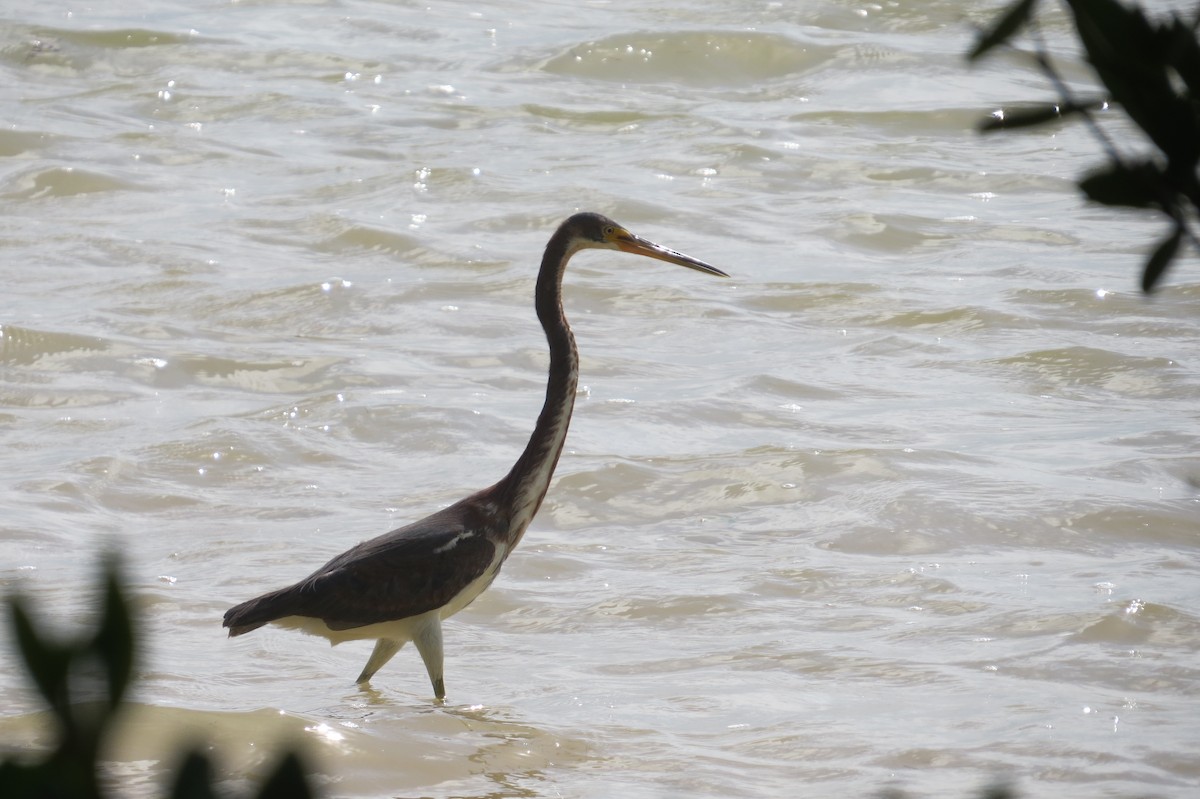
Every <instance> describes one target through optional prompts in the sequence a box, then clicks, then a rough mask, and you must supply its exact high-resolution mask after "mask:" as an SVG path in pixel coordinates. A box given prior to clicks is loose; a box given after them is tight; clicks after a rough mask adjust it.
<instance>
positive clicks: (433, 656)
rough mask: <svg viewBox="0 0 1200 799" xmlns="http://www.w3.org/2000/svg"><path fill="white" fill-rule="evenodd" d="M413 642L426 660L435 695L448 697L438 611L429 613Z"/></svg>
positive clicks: (426, 669) (441, 697)
mask: <svg viewBox="0 0 1200 799" xmlns="http://www.w3.org/2000/svg"><path fill="white" fill-rule="evenodd" d="M413 643H414V644H416V645H417V651H418V652H420V653H421V660H423V661H425V671H427V672H429V682H431V683H432V684H433V695H434V696H435V697H437V698H438V699H445V698H446V682H445V680H444V679H443V675H442V619H441V616H439V615H438V613H437V611H436V610H435V611H433V612H432V613H430V614H428V615H427V617H426V618H425V620H424V621H423V622H422V623H421V625H420V626H419V627H418V628H417V630H416V633H415V634H414V635H413Z"/></svg>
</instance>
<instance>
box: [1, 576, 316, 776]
mask: <svg viewBox="0 0 1200 799" xmlns="http://www.w3.org/2000/svg"><path fill="white" fill-rule="evenodd" d="M101 585H102V589H103V593H102V597H103V598H102V601H101V610H100V615H99V619H98V620H97V623H96V626H95V629H94V631H91V632H85V633H84V634H82V635H80V636H78V637H77V638H75V639H74V640H69V641H56V640H52V638H51V637H50V636H47V635H46V634H45V633H43V632H42V631H40V630H39V629H38V627H37V625H36V624H35V623H34V622H33V619H32V618H31V617H30V615H29V613H28V611H27V610H26V603H25V602H24V600H22V599H21V598H19V597H10V598H9V600H8V606H9V611H10V617H11V623H12V630H13V634H14V637H15V638H16V643H17V648H18V650H19V651H20V654H21V658H22V660H23V661H24V664H25V669H26V671H28V672H29V675H30V677H31V678H32V680H33V683H34V685H35V686H36V687H37V690H38V692H39V693H40V694H41V695H42V698H43V700H45V702H46V704H47V706H48V707H49V709H50V713H51V715H52V717H53V719H54V726H55V731H56V737H57V746H56V747H55V748H54V749H53V750H52V751H50V752H48V753H46V755H45V756H44V757H43V758H42V759H39V760H35V761H33V762H23V761H18V760H15V759H10V760H5V761H3V762H0V793H2V794H3V796H4V797H5V799H103V797H104V796H105V795H106V794H107V792H106V791H105V789H104V784H103V781H102V779H101V778H100V774H99V766H100V761H99V757H100V750H101V746H102V745H103V743H104V741H105V736H107V735H109V734H110V733H111V731H112V724H113V721H114V720H115V719H116V717H117V716H118V715H119V713H120V710H121V702H122V699H123V698H124V697H125V693H126V691H127V690H128V689H129V684H130V681H131V680H132V677H133V673H134V666H135V664H136V659H137V651H138V650H137V632H136V631H137V622H136V619H134V618H133V615H132V606H131V605H130V603H129V602H128V600H127V599H126V597H125V592H124V590H123V589H122V587H121V580H120V576H119V570H118V568H117V565H116V561H115V559H113V558H109V559H108V561H107V563H106V566H105V570H104V575H103V577H102V579H101ZM223 795H224V794H218V793H216V791H215V789H214V788H213V784H212V779H211V775H210V767H209V763H208V760H207V758H206V757H205V756H204V755H203V754H200V753H199V752H191V753H188V754H186V756H185V757H184V759H183V765H182V767H181V768H180V770H179V773H178V775H177V776H176V778H175V780H174V783H173V786H172V792H171V794H170V796H171V797H173V799H216V797H218V796H223ZM257 796H258V797H259V799H308V797H311V796H312V791H311V790H310V789H309V786H308V780H307V778H306V777H305V775H304V767H303V765H302V764H301V762H300V760H299V759H298V758H297V757H296V755H294V754H290V753H289V754H287V755H285V756H284V757H283V760H282V761H281V762H280V764H279V766H278V767H277V769H276V770H275V772H274V773H273V774H271V775H270V776H268V777H267V779H266V781H265V782H264V783H263V785H262V788H261V790H260V791H259V792H258V794H257Z"/></svg>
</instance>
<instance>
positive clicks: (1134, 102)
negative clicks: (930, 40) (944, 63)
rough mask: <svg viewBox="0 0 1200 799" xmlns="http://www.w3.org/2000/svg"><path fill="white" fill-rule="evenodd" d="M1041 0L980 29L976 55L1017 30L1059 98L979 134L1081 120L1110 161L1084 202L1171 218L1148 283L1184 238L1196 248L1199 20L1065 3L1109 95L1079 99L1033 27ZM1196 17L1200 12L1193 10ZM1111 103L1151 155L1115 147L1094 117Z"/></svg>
mask: <svg viewBox="0 0 1200 799" xmlns="http://www.w3.org/2000/svg"><path fill="white" fill-rule="evenodd" d="M1038 2H1039V0H1017V2H1015V3H1013V4H1012V5H1010V6H1008V7H1007V8H1006V9H1005V10H1004V11H1003V13H1001V14H1000V16H999V17H998V18H997V19H996V20H995V21H994V22H993V23H992V25H991V26H990V27H989V28H988V29H987V30H984V31H982V32H981V33H980V34H979V38H978V40H977V41H976V43H975V46H974V47H973V48H972V49H971V52H970V53H969V55H968V57H969V58H970V59H971V60H972V61H973V60H975V59H978V58H980V57H981V56H983V55H984V54H985V53H987V52H989V51H991V50H992V49H994V48H996V47H998V46H1000V45H1005V44H1008V43H1009V42H1010V41H1011V40H1012V39H1013V37H1014V36H1016V35H1017V34H1019V33H1022V32H1024V33H1027V34H1028V35H1029V38H1030V40H1031V41H1032V42H1033V46H1034V50H1033V55H1034V57H1035V59H1036V62H1037V64H1038V67H1039V68H1040V69H1041V70H1042V72H1043V73H1044V74H1045V75H1046V77H1047V78H1048V79H1049V80H1050V82H1051V83H1052V84H1053V85H1054V87H1055V89H1056V91H1057V92H1058V94H1059V99H1058V101H1057V102H1055V103H1052V104H1048V105H1045V106H1037V107H1034V108H1026V109H1020V110H1016V111H1005V112H1003V113H1001V114H996V115H994V116H993V117H991V118H989V119H988V120H986V121H985V122H983V123H982V124H981V126H980V129H981V130H983V131H985V132H990V131H997V130H1010V129H1014V128H1023V127H1029V126H1032V125H1041V124H1045V123H1048V122H1051V121H1055V120H1059V119H1061V118H1063V117H1072V116H1073V117H1079V118H1081V119H1083V120H1084V121H1085V122H1086V123H1087V124H1088V125H1089V126H1090V128H1091V129H1092V131H1093V132H1094V133H1095V135H1096V136H1097V137H1098V138H1099V139H1100V141H1101V142H1102V143H1103V145H1104V148H1105V150H1106V152H1107V153H1108V161H1107V163H1106V164H1104V165H1103V166H1102V167H1099V168H1097V169H1096V170H1094V171H1092V172H1090V173H1089V174H1087V175H1086V176H1084V177H1083V178H1082V179H1081V180H1080V181H1079V187H1080V188H1081V189H1082V190H1083V192H1084V194H1086V195H1087V196H1088V198H1089V199H1091V200H1094V201H1095V202H1099V203H1104V204H1105V205H1118V206H1126V207H1129V208H1151V209H1155V210H1157V211H1160V212H1161V213H1163V214H1164V215H1165V216H1166V217H1167V218H1168V220H1169V222H1170V229H1169V230H1168V232H1167V234H1166V236H1165V237H1164V238H1163V239H1162V241H1160V242H1159V243H1158V245H1157V246H1156V247H1155V248H1154V251H1153V252H1152V253H1151V254H1150V256H1149V258H1148V259H1147V261H1146V264H1145V268H1144V270H1143V272H1142V289H1143V291H1146V292H1149V291H1151V290H1153V289H1154V287H1155V286H1156V285H1157V284H1158V282H1159V280H1160V279H1161V278H1162V276H1163V275H1164V273H1165V272H1166V271H1167V269H1168V267H1170V266H1171V264H1172V262H1174V260H1175V259H1176V257H1177V256H1178V255H1179V251H1180V245H1181V244H1182V243H1183V241H1184V239H1187V240H1188V241H1190V242H1191V243H1192V245H1193V246H1196V245H1197V244H1198V243H1200V242H1198V240H1197V238H1196V233H1195V230H1196V220H1197V214H1198V213H1200V180H1198V175H1197V168H1198V167H1200V41H1198V40H1197V37H1196V29H1197V25H1198V24H1200V17H1198V18H1197V19H1194V20H1191V21H1187V20H1184V19H1183V18H1182V17H1180V16H1179V15H1178V14H1171V15H1169V16H1165V17H1163V18H1160V19H1152V18H1151V17H1150V16H1148V15H1147V14H1146V13H1145V12H1144V11H1142V9H1141V8H1139V7H1138V6H1128V5H1124V4H1123V3H1121V2H1118V0H1063V5H1064V6H1065V7H1066V8H1067V10H1068V11H1069V13H1070V14H1071V16H1072V18H1073V20H1074V22H1075V31H1076V33H1077V34H1078V36H1079V41H1080V43H1081V44H1082V45H1083V48H1084V51H1085V53H1086V55H1087V59H1088V62H1089V63H1090V64H1091V65H1092V68H1093V69H1094V70H1095V72H1096V76H1097V77H1098V78H1099V80H1100V82H1101V84H1103V86H1104V88H1105V90H1106V91H1107V93H1108V95H1107V97H1105V98H1078V97H1075V96H1074V94H1073V93H1072V92H1071V91H1070V89H1069V88H1068V87H1067V85H1066V83H1065V82H1064V81H1063V80H1062V78H1061V77H1060V76H1059V74H1058V72H1057V71H1056V70H1055V68H1054V65H1053V62H1052V61H1051V59H1050V55H1049V53H1048V52H1047V51H1046V48H1045V45H1044V44H1043V42H1042V40H1041V37H1040V35H1039V34H1038V29H1037V17H1036V12H1037V10H1038ZM1197 13H1198V14H1200V11H1198V12H1197ZM1106 102H1112V103H1114V104H1116V105H1117V106H1119V107H1120V108H1121V109H1123V110H1124V112H1125V113H1126V114H1128V116H1129V118H1130V119H1131V120H1132V121H1133V122H1134V123H1135V124H1136V125H1137V126H1138V127H1139V128H1141V129H1142V131H1143V133H1144V134H1145V135H1146V138H1147V139H1148V140H1149V142H1150V143H1151V144H1153V151H1152V153H1151V154H1150V155H1145V156H1131V155H1128V154H1126V153H1122V152H1121V150H1120V149H1118V148H1117V146H1116V145H1115V144H1114V143H1113V142H1112V140H1111V139H1110V138H1109V137H1108V135H1107V134H1106V133H1105V132H1104V129H1103V128H1102V127H1101V126H1100V124H1099V122H1098V121H1097V119H1096V115H1095V113H1094V112H1095V111H1096V110H1098V109H1099V108H1102V107H1104V105H1105V103H1106Z"/></svg>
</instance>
